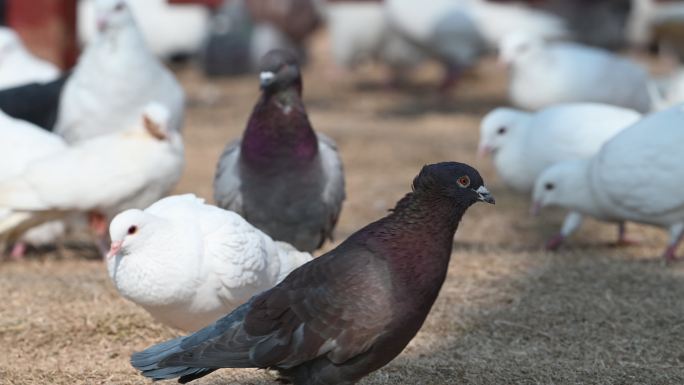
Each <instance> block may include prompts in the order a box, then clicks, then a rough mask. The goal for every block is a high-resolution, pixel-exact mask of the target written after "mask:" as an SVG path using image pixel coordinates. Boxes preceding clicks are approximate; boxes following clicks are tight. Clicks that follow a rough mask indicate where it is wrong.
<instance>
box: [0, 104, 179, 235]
mask: <svg viewBox="0 0 684 385" xmlns="http://www.w3.org/2000/svg"><path fill="white" fill-rule="evenodd" d="M168 120H169V112H168V110H167V109H166V108H165V107H164V106H163V105H161V104H157V103H152V104H150V105H148V106H147V107H146V108H145V111H144V114H143V115H142V117H139V118H138V122H136V124H135V125H134V126H133V127H132V128H129V129H128V130H125V131H118V132H115V133H112V134H108V135H103V136H99V137H97V138H93V139H89V140H86V141H83V142H79V143H77V144H74V145H73V146H70V147H67V148H65V149H63V150H62V151H58V152H55V153H53V154H52V155H50V156H45V157H41V158H39V159H36V160H35V161H33V162H31V163H30V164H28V166H27V167H26V168H25V169H24V171H23V172H22V173H21V174H20V175H17V176H15V177H12V178H8V179H6V180H3V181H0V210H1V209H4V210H10V211H11V213H10V215H6V216H4V217H3V218H2V219H1V220H0V239H5V240H10V241H12V240H15V239H16V238H17V237H18V236H20V235H21V234H22V233H23V232H24V231H26V230H27V229H29V228H31V227H33V226H35V225H38V224H41V223H43V222H45V221H48V220H52V219H57V218H63V217H65V216H67V215H69V214H70V213H73V212H89V213H93V212H94V213H99V214H101V215H102V216H104V217H106V216H107V215H110V214H112V213H113V212H119V211H121V210H123V209H127V208H133V207H145V206H146V205H149V204H150V203H151V202H154V201H156V200H157V199H159V198H161V197H162V196H164V195H165V194H167V193H168V192H169V191H170V190H171V188H172V187H173V186H174V185H175V184H176V182H177V181H178V179H180V176H181V172H182V168H183V163H184V160H183V159H184V158H183V143H182V139H181V136H180V133H178V132H177V131H175V130H173V129H169V128H168ZM100 228H101V229H100V234H98V235H100V236H103V235H106V223H105V224H104V226H103V225H102V224H100ZM103 231H104V234H102V232H103Z"/></svg>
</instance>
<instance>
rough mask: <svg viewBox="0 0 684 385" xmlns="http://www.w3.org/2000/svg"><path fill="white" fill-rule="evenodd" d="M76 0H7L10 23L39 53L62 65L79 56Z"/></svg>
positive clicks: (72, 62)
mask: <svg viewBox="0 0 684 385" xmlns="http://www.w3.org/2000/svg"><path fill="white" fill-rule="evenodd" d="M76 2H77V0H30V1H27V0H7V1H6V3H7V10H6V11H7V24H8V25H9V26H10V27H12V28H13V29H14V30H16V31H17V32H18V33H19V35H21V38H22V39H23V40H24V43H25V44H26V46H27V47H29V49H30V50H31V51H32V52H33V53H34V54H36V55H38V56H40V57H42V58H45V59H47V60H50V61H52V62H53V63H55V64H57V65H58V66H60V67H61V68H63V69H67V68H71V67H72V66H73V65H74V64H75V63H76V58H77V57H78V44H77V41H76Z"/></svg>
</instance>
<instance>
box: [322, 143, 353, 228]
mask: <svg viewBox="0 0 684 385" xmlns="http://www.w3.org/2000/svg"><path fill="white" fill-rule="evenodd" d="M317 136H318V150H319V154H320V157H321V166H322V168H323V173H324V175H325V181H326V184H325V189H324V190H323V203H324V204H325V207H326V209H327V213H328V218H329V222H328V226H327V227H326V229H325V233H326V234H331V233H332V229H333V228H334V227H335V224H337V220H338V218H339V215H340V211H341V210H342V202H344V198H345V197H346V195H345V191H344V169H343V166H342V160H341V159H340V155H339V154H338V153H337V146H336V145H335V142H334V141H333V140H332V139H331V138H329V137H328V136H326V135H324V134H321V133H317Z"/></svg>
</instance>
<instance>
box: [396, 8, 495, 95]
mask: <svg viewBox="0 0 684 385" xmlns="http://www.w3.org/2000/svg"><path fill="white" fill-rule="evenodd" d="M385 7H386V11H387V15H388V20H389V22H390V24H391V25H392V26H393V27H394V28H395V29H396V30H397V31H399V33H400V34H401V35H402V36H403V37H404V38H405V39H406V40H408V41H409V42H411V43H413V44H415V45H416V46H417V47H419V48H420V49H421V50H423V51H424V52H425V53H426V54H428V55H430V56H432V57H434V58H435V59H437V60H439V61H440V62H441V63H442V64H443V66H444V68H445V76H444V80H443V82H442V85H441V88H442V90H447V89H449V88H450V87H451V86H453V85H455V84H456V83H457V81H458V80H459V78H460V76H461V73H462V72H463V70H465V69H467V68H470V67H472V66H473V65H475V64H476V63H477V61H478V60H479V58H480V56H482V55H483V54H484V53H485V50H486V43H485V41H484V38H483V36H482V33H481V32H480V29H479V28H478V26H477V24H476V22H475V20H474V17H473V14H472V10H471V9H470V8H469V7H466V6H465V5H462V4H458V2H456V1H453V0H431V1H429V2H418V1H415V0H388V1H386V2H385Z"/></svg>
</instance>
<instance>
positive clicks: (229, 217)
mask: <svg viewBox="0 0 684 385" xmlns="http://www.w3.org/2000/svg"><path fill="white" fill-rule="evenodd" d="M109 231H110V236H111V239H112V246H111V250H110V252H109V254H107V269H108V270H109V276H110V278H111V279H112V281H113V282H114V285H115V286H116V288H117V290H118V291H119V293H121V295H122V296H124V297H125V298H127V299H129V300H131V301H133V302H135V303H136V304H138V305H140V306H142V307H143V308H145V310H147V311H148V312H149V313H150V314H151V315H152V316H153V317H154V318H156V319H157V320H159V321H160V322H163V323H164V324H166V325H169V326H172V327H175V328H178V329H182V330H185V331H194V330H198V329H200V328H202V327H204V326H206V325H208V324H210V323H212V322H214V321H216V320H217V319H218V318H220V317H222V316H224V315H225V314H227V313H229V312H231V311H232V310H233V309H235V308H236V307H237V306H238V305H240V304H242V303H243V302H245V301H247V300H248V299H249V298H251V297H252V296H253V295H255V294H257V293H260V292H262V291H264V290H267V289H270V288H271V287H273V286H275V285H276V284H277V283H278V282H280V281H281V280H282V279H283V278H285V277H286V276H287V275H288V274H289V273H290V272H291V271H292V270H294V269H296V268H297V267H299V266H300V265H302V264H304V263H306V262H308V261H310V260H311V255H310V254H309V253H304V252H299V251H297V250H295V248H293V247H292V246H290V245H289V244H287V243H283V242H276V241H274V240H273V239H271V238H270V237H269V236H268V235H266V234H264V233H263V232H261V231H260V230H258V229H257V228H255V227H254V226H252V225H250V224H249V223H248V222H247V221H246V220H244V219H243V218H242V217H241V216H239V215H238V214H236V213H234V212H232V211H227V210H223V209H220V208H218V207H216V206H210V205H207V204H205V203H204V200H202V199H199V198H197V197H196V196H194V195H192V194H187V195H177V196H171V197H168V198H164V199H162V200H160V201H158V202H157V203H154V204H153V205H152V206H150V207H149V208H147V209H145V210H144V211H143V210H135V209H134V210H128V211H124V212H123V213H121V214H119V215H117V216H116V217H115V218H114V220H112V223H111V226H110V229H109Z"/></svg>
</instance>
